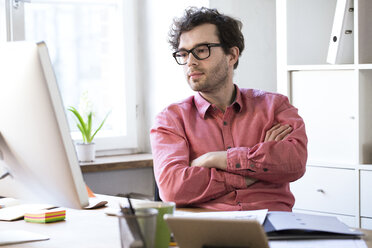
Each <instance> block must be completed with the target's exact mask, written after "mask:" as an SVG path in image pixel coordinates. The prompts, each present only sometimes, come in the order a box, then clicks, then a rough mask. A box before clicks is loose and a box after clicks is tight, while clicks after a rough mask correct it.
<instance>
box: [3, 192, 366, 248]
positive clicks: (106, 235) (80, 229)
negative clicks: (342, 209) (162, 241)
mask: <svg viewBox="0 0 372 248" xmlns="http://www.w3.org/2000/svg"><path fill="white" fill-rule="evenodd" d="M100 197H102V196H100ZM104 198H105V199H106V200H108V201H109V207H110V206H112V207H115V208H117V206H118V203H119V202H120V201H122V200H123V199H122V198H118V197H110V196H104ZM10 229H20V230H25V231H31V232H36V233H40V234H44V235H47V236H49V237H50V240H47V241H37V242H29V243H24V244H17V245H9V246H1V248H2V247H9V248H23V247H30V248H32V247H38V248H43V247H48V248H55V247H61V248H62V247H63V248H65V247H69V248H70V247H72V248H74V247H76V248H81V247H89V248H103V247H110V248H120V239H119V224H118V220H117V218H116V217H113V216H107V215H106V214H105V208H101V209H96V210H74V209H67V210H66V220H65V221H61V222H55V223H49V224H39V223H28V222H25V221H23V220H20V221H14V222H0V231H1V230H10ZM362 231H363V232H364V233H365V234H366V236H365V237H364V240H365V241H366V243H367V245H368V247H369V248H372V230H362Z"/></svg>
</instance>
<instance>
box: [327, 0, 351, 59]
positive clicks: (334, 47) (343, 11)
mask: <svg viewBox="0 0 372 248" xmlns="http://www.w3.org/2000/svg"><path fill="white" fill-rule="evenodd" d="M353 47H354V2H353V0H337V4H336V9H335V14H334V18H333V26H332V32H331V36H330V40H329V47H328V55H327V63H330V64H350V63H353V61H354V52H353Z"/></svg>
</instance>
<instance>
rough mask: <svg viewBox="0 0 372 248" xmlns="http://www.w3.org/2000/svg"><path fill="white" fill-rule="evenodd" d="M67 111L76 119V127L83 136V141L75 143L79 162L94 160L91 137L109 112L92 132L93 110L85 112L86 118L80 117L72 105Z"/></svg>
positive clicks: (94, 154)
mask: <svg viewBox="0 0 372 248" xmlns="http://www.w3.org/2000/svg"><path fill="white" fill-rule="evenodd" d="M68 110H69V111H71V112H72V113H73V114H74V116H75V117H76V120H77V127H78V128H79V130H80V133H81V135H82V137H83V143H77V144H76V152H77V155H78V159H79V161H80V162H91V161H94V159H95V156H96V151H95V144H94V143H93V139H94V137H95V136H96V134H97V133H98V131H99V130H100V129H101V128H102V126H103V124H104V123H105V121H106V119H107V117H108V115H109V113H108V114H107V115H106V117H105V118H104V119H103V121H102V122H101V124H100V125H99V127H98V128H97V129H96V130H95V131H94V132H93V127H92V119H93V112H92V111H90V112H88V114H87V117H86V120H84V118H83V117H82V115H81V114H80V113H79V111H78V110H77V109H76V108H74V107H69V108H68Z"/></svg>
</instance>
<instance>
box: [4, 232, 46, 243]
mask: <svg viewBox="0 0 372 248" xmlns="http://www.w3.org/2000/svg"><path fill="white" fill-rule="evenodd" d="M48 239H49V237H48V236H45V235H42V234H39V233H33V232H28V231H23V230H1V231H0V245H10V244H18V243H24V242H31V241H41V240H48Z"/></svg>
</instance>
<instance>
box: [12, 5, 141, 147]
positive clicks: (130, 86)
mask: <svg viewBox="0 0 372 248" xmlns="http://www.w3.org/2000/svg"><path fill="white" fill-rule="evenodd" d="M6 1H8V3H7V4H6V7H7V8H8V10H9V13H10V14H9V15H8V20H9V23H11V25H10V28H9V30H8V37H10V38H8V40H23V39H24V40H27V41H34V42H37V41H45V42H46V44H47V46H48V48H49V53H50V57H51V60H52V63H53V66H54V70H55V73H56V77H57V81H58V83H59V88H60V91H61V94H62V98H63V101H64V104H65V107H66V108H67V107H68V106H74V107H76V108H79V109H80V111H84V110H89V109H92V110H93V111H94V113H95V117H94V120H95V121H96V123H95V125H94V126H95V127H97V126H98V125H99V122H100V121H102V120H103V119H104V117H105V116H106V114H107V113H108V112H110V115H109V118H108V119H107V121H106V123H105V125H104V126H103V129H102V130H101V131H100V132H99V133H98V134H97V136H96V139H95V142H96V144H97V150H116V151H119V152H121V153H122V152H123V151H124V150H123V149H127V151H128V149H129V150H133V149H135V148H136V147H137V135H136V111H135V108H136V99H135V96H136V94H135V85H134V83H135V80H134V78H133V75H132V74H133V73H135V70H134V65H133V63H132V62H133V60H134V59H133V57H134V52H133V51H132V50H133V47H134V46H135V43H134V38H131V37H135V36H134V34H133V32H134V28H133V27H132V28H129V29H128V27H129V25H128V24H127V25H125V24H126V23H133V20H131V19H130V18H131V17H132V16H133V14H130V10H132V12H133V10H134V7H135V6H134V0H133V1H123V0H74V1H69V0H59V1H55V0H32V1H30V0H28V1H11V0H6ZM123 4H125V5H126V6H125V7H126V9H124V8H123ZM124 30H125V31H126V32H125V34H126V37H124ZM128 47H130V48H131V49H126V48H128ZM128 62H129V63H128ZM67 117H68V119H69V123H70V127H71V130H72V133H71V135H72V137H73V139H74V140H79V139H80V133H79V132H78V130H77V128H76V125H75V120H74V119H73V118H74V117H73V116H72V115H70V114H69V113H67Z"/></svg>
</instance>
